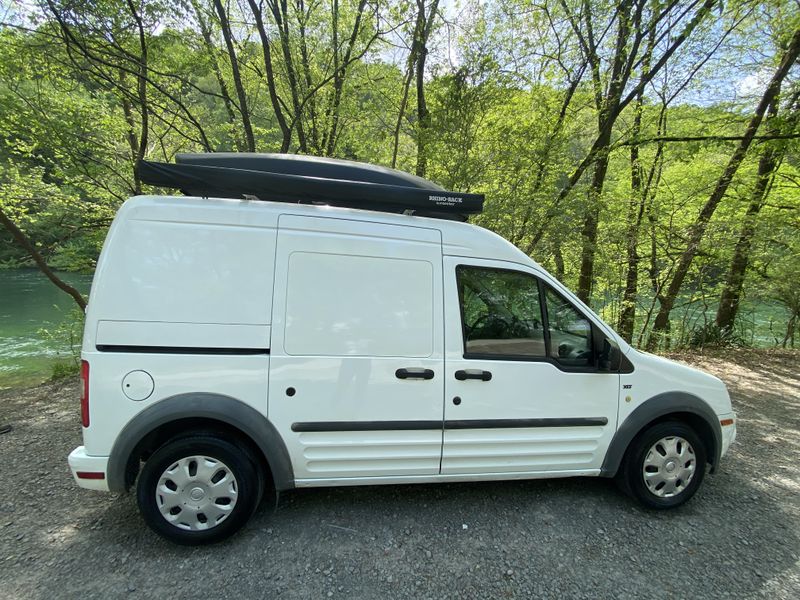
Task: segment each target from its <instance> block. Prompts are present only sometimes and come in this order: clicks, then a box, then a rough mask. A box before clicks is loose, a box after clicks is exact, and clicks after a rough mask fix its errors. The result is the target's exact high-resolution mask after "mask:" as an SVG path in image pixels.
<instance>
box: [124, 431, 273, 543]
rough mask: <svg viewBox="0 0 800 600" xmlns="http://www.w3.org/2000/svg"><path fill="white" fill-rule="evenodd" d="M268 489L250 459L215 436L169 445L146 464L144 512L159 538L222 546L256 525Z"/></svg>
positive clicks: (141, 493) (140, 488)
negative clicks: (249, 525)
mask: <svg viewBox="0 0 800 600" xmlns="http://www.w3.org/2000/svg"><path fill="white" fill-rule="evenodd" d="M263 487H264V486H263V484H262V482H261V478H260V476H259V474H258V471H257V468H256V465H255V464H254V462H253V460H252V459H251V458H250V456H249V454H248V453H247V452H245V451H244V450H241V449H239V448H238V447H237V446H236V445H234V444H233V443H231V442H230V441H228V440H227V439H224V438H221V437H216V436H212V435H201V436H194V437H185V438H179V439H176V440H172V441H170V442H167V443H166V444H165V445H163V446H162V447H161V448H159V449H158V450H157V451H156V452H155V453H154V454H153V455H152V456H151V457H150V458H149V459H148V460H147V462H146V463H145V464H144V468H143V469H142V472H141V474H140V476H139V481H138V484H137V488H136V495H137V500H138V503H139V510H140V511H141V513H142V516H143V517H144V520H145V521H146V522H147V524H148V525H149V526H150V528H151V529H153V530H154V531H155V532H156V533H158V534H159V535H161V536H163V537H165V538H167V539H168V540H170V541H173V542H176V543H178V544H185V545H197V544H210V543H214V542H219V541H221V540H223V539H225V538H227V537H229V536H231V535H233V534H234V533H236V532H237V531H238V530H239V529H241V528H242V526H243V525H244V524H245V523H246V522H247V521H248V520H249V519H250V517H251V516H252V515H253V513H254V512H255V509H256V507H257V506H258V504H259V502H260V501H261V494H262V492H263Z"/></svg>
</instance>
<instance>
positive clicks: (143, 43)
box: [128, 0, 150, 193]
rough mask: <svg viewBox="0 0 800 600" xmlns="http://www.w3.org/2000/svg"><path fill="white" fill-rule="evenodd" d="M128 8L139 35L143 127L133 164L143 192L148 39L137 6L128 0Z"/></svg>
mask: <svg viewBox="0 0 800 600" xmlns="http://www.w3.org/2000/svg"><path fill="white" fill-rule="evenodd" d="M128 8H130V11H131V15H132V16H133V18H134V20H135V21H136V30H137V33H138V37H139V64H138V73H137V77H136V91H137V95H138V97H139V109H140V111H141V129H140V130H139V142H138V147H139V151H138V152H137V154H136V162H135V163H134V164H133V177H134V181H135V182H136V183H135V186H136V188H137V190H138V192H137V193H141V189H142V184H141V178H140V177H139V161H141V160H142V159H144V156H145V154H146V152H147V139H148V134H149V133H150V124H149V122H148V115H149V110H150V109H149V107H148V105H147V39H146V38H145V34H144V24H143V23H142V18H141V16H139V13H137V12H136V7H135V6H134V5H133V2H132V1H131V0H128Z"/></svg>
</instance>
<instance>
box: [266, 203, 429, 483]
mask: <svg viewBox="0 0 800 600" xmlns="http://www.w3.org/2000/svg"><path fill="white" fill-rule="evenodd" d="M275 290H276V293H275V300H274V305H273V306H274V308H273V320H272V324H273V325H272V346H271V358H270V378H269V417H270V420H271V421H272V422H273V423H274V424H275V426H276V427H277V428H278V430H279V432H280V434H281V436H282V437H283V439H284V441H285V442H286V445H287V448H288V450H289V454H290V456H291V459H292V464H293V466H294V472H295V479H296V480H297V483H298V485H303V482H304V481H306V482H308V483H311V482H312V481H313V482H314V483H316V484H320V483H324V481H321V480H329V481H330V482H331V483H336V482H342V481H341V480H342V478H344V479H352V480H354V481H353V482H354V483H359V482H362V481H361V480H362V479H364V480H367V481H363V482H365V483H368V482H369V481H368V480H369V479H373V480H374V478H380V477H399V476H418V475H436V474H438V473H439V461H440V458H441V448H442V411H443V406H442V404H443V393H444V350H443V345H444V342H443V337H444V333H443V332H444V323H443V306H442V250H441V235H440V233H439V231H438V230H433V229H425V228H417V227H404V226H396V225H386V224H380V223H368V222H361V221H348V220H342V219H328V218H318V217H302V216H293V215H283V216H281V217H280V220H279V229H278V242H277V253H276V265H275Z"/></svg>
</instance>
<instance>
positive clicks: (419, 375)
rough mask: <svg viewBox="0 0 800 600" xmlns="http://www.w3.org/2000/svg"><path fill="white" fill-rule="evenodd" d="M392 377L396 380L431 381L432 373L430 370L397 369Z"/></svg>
mask: <svg viewBox="0 0 800 600" xmlns="http://www.w3.org/2000/svg"><path fill="white" fill-rule="evenodd" d="M394 375H395V377H397V378H398V379H433V371H432V370H430V369H409V368H404V369H397V371H395V372H394Z"/></svg>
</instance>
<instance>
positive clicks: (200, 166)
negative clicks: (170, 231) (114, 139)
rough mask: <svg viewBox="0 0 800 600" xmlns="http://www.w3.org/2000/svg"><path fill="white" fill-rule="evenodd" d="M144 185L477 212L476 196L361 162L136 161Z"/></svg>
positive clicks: (242, 156)
mask: <svg viewBox="0 0 800 600" xmlns="http://www.w3.org/2000/svg"><path fill="white" fill-rule="evenodd" d="M138 168H139V177H140V178H141V179H142V181H143V182H144V183H148V184H151V185H155V186H159V187H167V188H175V189H179V190H181V192H183V193H184V194H186V195H189V196H205V197H210V196H214V197H221V198H245V199H252V200H271V201H276V202H293V203H299V204H327V205H330V206H342V207H347V208H360V209H366V210H376V211H382V212H391V213H405V214H414V215H419V216H426V217H436V218H444V219H453V220H459V221H466V219H467V216H468V215H470V214H477V213H479V212H481V210H483V200H484V197H483V195H481V194H463V193H458V192H451V191H447V190H444V189H443V188H441V187H440V186H438V185H436V184H435V183H433V182H432V181H428V180H427V179H423V178H422V177H417V176H416V175H411V174H409V173H404V172H403V171H398V170H395V169H388V168H386V167H380V166H377V165H370V164H366V163H360V162H354V161H348V160H338V159H333V158H318V157H313V156H300V155H294V154H255V153H239V152H219V153H205V154H178V155H177V156H176V159H175V164H170V163H161V162H151V161H141V162H140V163H139V165H138Z"/></svg>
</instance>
